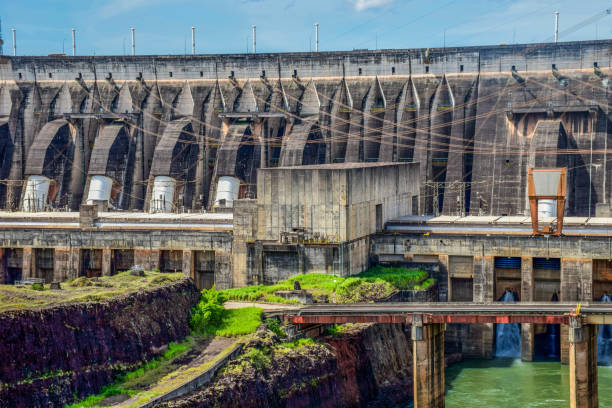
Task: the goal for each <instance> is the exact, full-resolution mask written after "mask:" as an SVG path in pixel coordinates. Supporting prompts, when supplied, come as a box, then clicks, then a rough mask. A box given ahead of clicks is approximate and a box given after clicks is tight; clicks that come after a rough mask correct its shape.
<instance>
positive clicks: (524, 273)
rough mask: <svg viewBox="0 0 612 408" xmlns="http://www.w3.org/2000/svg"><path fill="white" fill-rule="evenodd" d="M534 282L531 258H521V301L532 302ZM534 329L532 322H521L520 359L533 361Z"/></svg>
mask: <svg viewBox="0 0 612 408" xmlns="http://www.w3.org/2000/svg"><path fill="white" fill-rule="evenodd" d="M534 293H535V284H534V279H533V258H531V257H529V256H524V257H522V258H521V302H533V300H534ZM534 347H535V331H534V326H533V324H532V323H523V324H521V360H523V361H533V350H534Z"/></svg>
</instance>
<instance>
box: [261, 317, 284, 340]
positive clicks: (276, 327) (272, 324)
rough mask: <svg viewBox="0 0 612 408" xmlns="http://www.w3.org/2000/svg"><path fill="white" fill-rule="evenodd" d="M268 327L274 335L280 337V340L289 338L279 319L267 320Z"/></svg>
mask: <svg viewBox="0 0 612 408" xmlns="http://www.w3.org/2000/svg"><path fill="white" fill-rule="evenodd" d="M264 323H265V325H266V327H267V328H268V329H269V330H270V331H272V332H273V333H275V334H276V335H277V336H278V337H280V338H285V337H287V333H285V331H284V330H283V328H282V327H281V325H280V323H279V321H278V320H277V319H273V318H268V319H266V321H265V322H264Z"/></svg>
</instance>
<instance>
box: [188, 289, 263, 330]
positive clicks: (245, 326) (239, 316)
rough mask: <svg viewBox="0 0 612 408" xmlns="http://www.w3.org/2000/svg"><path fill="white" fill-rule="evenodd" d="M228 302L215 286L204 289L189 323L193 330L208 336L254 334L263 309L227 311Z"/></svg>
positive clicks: (251, 308) (222, 292) (246, 308)
mask: <svg viewBox="0 0 612 408" xmlns="http://www.w3.org/2000/svg"><path fill="white" fill-rule="evenodd" d="M226 300H227V295H226V294H225V292H224V291H218V290H216V289H215V287H214V286H213V287H212V288H211V289H208V290H206V289H204V290H203V291H202V298H201V299H200V302H199V303H198V304H197V305H196V307H194V309H193V313H192V315H191V319H190V321H189V324H190V326H191V328H192V330H194V331H196V332H197V333H200V334H203V335H206V336H223V337H236V336H242V335H244V334H249V333H253V332H254V331H255V330H256V329H257V327H259V325H260V324H261V314H262V312H263V309H261V308H259V307H244V308H241V309H225V308H224V307H223V304H224V303H225V302H226Z"/></svg>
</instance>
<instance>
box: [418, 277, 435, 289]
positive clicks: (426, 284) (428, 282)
mask: <svg viewBox="0 0 612 408" xmlns="http://www.w3.org/2000/svg"><path fill="white" fill-rule="evenodd" d="M434 282H435V280H434V279H433V278H429V279H425V280H424V281H423V282H421V284H419V285H415V287H414V289H415V290H425V289H427V288H428V287H430V286H431V285H433V284H434Z"/></svg>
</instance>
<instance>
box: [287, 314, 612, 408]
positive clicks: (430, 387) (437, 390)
mask: <svg viewBox="0 0 612 408" xmlns="http://www.w3.org/2000/svg"><path fill="white" fill-rule="evenodd" d="M285 320H286V321H288V322H291V323H295V324H306V325H309V324H322V323H327V324H331V323H387V324H394V323H395V324H399V323H407V324H410V325H411V326H412V327H411V331H412V332H411V337H412V341H413V342H412V355H413V359H414V369H413V376H414V382H413V383H414V407H415V408H442V407H444V392H445V386H444V381H445V378H444V332H445V329H446V323H498V324H499V323H529V324H562V325H565V326H567V327H568V329H569V369H570V390H569V391H570V407H571V408H594V407H597V406H598V404H599V402H598V387H597V330H598V326H597V325H598V324H609V323H612V305H609V304H599V303H589V304H585V305H581V306H578V305H576V304H572V303H558V302H557V303H520V304H511V305H509V304H507V303H505V304H499V303H408V304H406V303H389V304H355V305H320V306H310V307H306V308H302V309H298V310H290V311H287V312H285Z"/></svg>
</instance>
